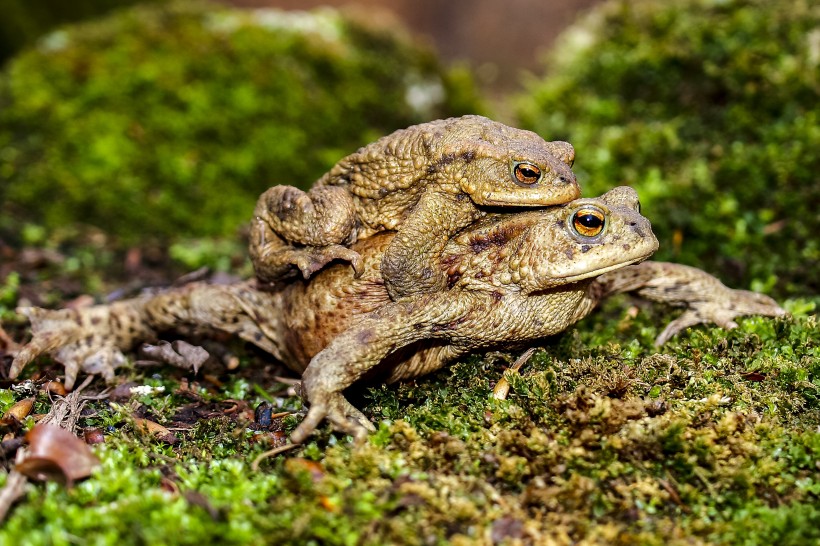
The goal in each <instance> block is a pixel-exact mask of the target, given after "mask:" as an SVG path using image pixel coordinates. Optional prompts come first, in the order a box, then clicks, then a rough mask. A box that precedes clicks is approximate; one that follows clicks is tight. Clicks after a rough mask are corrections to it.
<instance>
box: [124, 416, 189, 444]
mask: <svg viewBox="0 0 820 546" xmlns="http://www.w3.org/2000/svg"><path fill="white" fill-rule="evenodd" d="M134 428H135V429H137V430H139V431H141V432H144V433H147V434H150V435H151V436H154V437H155V438H157V439H158V440H161V441H163V442H166V443H168V444H175V443H176V442H177V441H178V439H177V437H176V436H174V434H173V433H172V432H171V431H170V430H168V429H167V428H165V427H164V426H162V425H160V424H159V423H155V422H153V421H149V420H148V419H141V418H139V417H134Z"/></svg>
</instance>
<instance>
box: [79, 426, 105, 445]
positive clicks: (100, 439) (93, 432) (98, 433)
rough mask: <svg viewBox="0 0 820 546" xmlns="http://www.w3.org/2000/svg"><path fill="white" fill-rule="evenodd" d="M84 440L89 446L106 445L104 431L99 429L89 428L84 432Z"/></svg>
mask: <svg viewBox="0 0 820 546" xmlns="http://www.w3.org/2000/svg"><path fill="white" fill-rule="evenodd" d="M83 439H84V440H85V443H87V444H88V445H93V444H103V443H105V436H104V435H103V431H102V429H100V428H97V427H89V428H87V429H85V430H84V431H83Z"/></svg>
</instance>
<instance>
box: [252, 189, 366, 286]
mask: <svg viewBox="0 0 820 546" xmlns="http://www.w3.org/2000/svg"><path fill="white" fill-rule="evenodd" d="M355 228H356V209H355V204H354V202H353V198H352V197H351V195H350V193H349V192H348V191H347V190H346V189H345V188H342V187H339V186H317V187H315V188H313V189H311V190H310V191H309V192H307V193H305V192H304V191H302V190H300V189H298V188H294V187H292V186H274V187H272V188H270V189H268V190H267V191H266V192H265V193H263V194H262V195H261V197H260V198H259V201H257V203H256V209H255V210H254V221H253V223H252V225H251V236H250V256H251V261H252V262H253V266H254V269H255V271H256V275H257V277H259V278H260V279H261V280H263V281H267V282H275V281H278V280H281V279H283V278H286V277H288V276H289V275H290V274H292V269H293V268H292V266H294V265H295V266H297V267H298V268H299V270H300V271H301V273H302V275H303V276H304V277H305V278H308V277H310V276H311V275H312V274H313V273H315V272H316V271H318V270H319V269H321V268H322V267H324V266H325V265H327V264H328V263H329V262H331V261H333V260H345V261H349V262H351V263H352V264H353V267H354V269H355V270H356V272H357V273H360V272H361V257H360V256H359V255H358V253H356V252H353V251H352V250H350V249H349V248H346V247H345V246H343V245H345V244H349V243H351V242H353V241H354V240H355Z"/></svg>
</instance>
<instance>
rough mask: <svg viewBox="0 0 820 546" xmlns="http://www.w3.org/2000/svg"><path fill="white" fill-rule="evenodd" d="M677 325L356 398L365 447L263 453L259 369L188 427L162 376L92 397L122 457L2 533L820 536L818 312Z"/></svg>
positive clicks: (168, 540) (490, 363) (665, 538)
mask: <svg viewBox="0 0 820 546" xmlns="http://www.w3.org/2000/svg"><path fill="white" fill-rule="evenodd" d="M787 305H789V306H792V304H791V303H788V304H787ZM801 306H803V307H805V303H804V302H797V303H796V304H795V305H794V306H793V307H795V308H798V307H801ZM670 318H671V317H670V316H669V314H668V313H667V312H666V311H664V310H657V309H649V310H646V311H644V312H638V313H637V314H635V313H633V312H625V311H624V306H623V302H619V301H615V302H612V303H610V304H608V305H607V306H606V307H605V308H604V309H603V310H602V313H600V314H598V315H595V316H594V317H592V318H591V320H589V321H586V322H584V323H582V324H581V325H579V327H578V328H577V329H575V330H573V331H571V332H568V333H566V334H564V335H562V336H559V337H556V338H554V339H550V340H548V343H547V344H546V345H545V347H546V351H539V352H537V353H536V354H535V355H534V356H533V358H532V359H531V360H530V361H529V362H528V363H527V365H526V366H525V367H524V369H523V371H522V372H521V373H520V374H518V375H515V374H513V375H510V376H509V377H510V382H511V385H512V391H511V394H510V396H509V398H508V400H506V401H496V400H493V399H492V398H491V396H490V391H491V389H492V387H493V385H494V383H495V382H496V381H497V380H498V379H499V378H500V377H501V376H502V374H503V373H504V369H505V368H506V367H507V366H508V365H509V360H510V357H509V356H508V355H504V354H490V355H487V356H485V357H474V358H470V359H467V360H465V361H462V362H459V363H456V364H454V365H453V366H450V367H448V368H446V369H444V370H441V371H440V372H438V373H436V374H433V375H432V376H429V377H425V378H421V379H419V380H417V381H414V382H406V383H401V384H399V385H393V386H387V387H385V386H378V387H371V388H369V389H366V390H364V391H363V392H359V393H356V392H354V393H352V394H353V395H354V397H356V398H355V400H356V403H357V404H358V405H359V406H360V407H363V408H364V409H365V412H366V413H367V414H368V415H369V417H370V418H371V419H373V420H374V421H375V422H377V423H378V424H379V430H378V432H377V433H375V434H374V435H372V436H371V437H370V440H369V442H368V443H367V444H366V445H364V446H360V447H354V446H352V445H350V444H349V443H347V441H346V440H345V438H343V437H339V436H335V435H331V434H329V433H328V432H327V430H326V429H325V430H322V431H320V433H319V434H318V435H317V436H316V437H315V438H314V439H313V441H311V442H310V443H308V444H306V445H305V446H304V447H302V448H300V449H297V450H295V451H291V452H289V453H288V454H287V455H286V456H282V457H279V458H276V459H268V460H267V461H266V462H264V463H263V464H262V467H261V470H260V471H259V472H254V471H253V470H251V468H250V461H252V460H253V459H254V458H255V457H256V456H257V455H258V454H259V453H261V452H262V451H264V450H265V449H267V448H268V447H269V444H268V442H267V441H266V440H265V438H266V437H268V436H266V433H258V432H251V431H249V430H248V425H247V423H245V422H244V421H242V420H241V419H237V418H235V417H229V416H228V415H227V414H226V415H221V413H220V412H219V411H218V410H219V408H224V407H226V406H224V405H220V404H219V400H220V398H221V397H230V398H234V397H244V398H245V399H246V400H247V402H248V404H249V407H254V406H255V404H256V403H258V402H259V401H260V397H258V396H256V394H255V393H254V389H253V388H251V386H250V385H249V384H248V383H247V381H246V380H244V379H234V380H232V381H229V384H228V386H227V388H226V392H227V394H225V393H223V394H221V395H213V394H208V393H207V392H206V391H204V390H202V388H201V387H197V386H195V385H192V386H191V388H192V389H193V392H195V393H197V394H198V395H199V396H204V397H205V398H204V399H203V400H202V401H201V402H199V404H203V403H204V404H210V406H207V407H201V406H200V409H199V410H197V411H198V413H199V415H200V417H198V419H197V421H196V423H195V424H194V425H193V426H182V425H176V426H174V425H173V423H175V422H176V419H178V418H179V416H180V415H186V414H188V413H186V412H190V411H191V410H190V406H191V403H192V401H191V399H190V398H186V397H183V396H180V395H179V392H178V389H177V388H176V387H175V386H174V381H170V380H168V379H163V380H162V382H161V383H162V385H164V386H166V391H165V393H163V394H161V395H157V396H155V397H154V399H148V398H141V399H139V400H136V401H132V402H130V403H129V404H128V405H126V406H111V405H108V404H107V403H106V402H104V401H102V402H95V403H94V404H93V405H92V406H91V407H90V408H89V409H90V411H89V412H88V415H89V416H88V417H86V418H84V419H83V420H81V422H80V425H81V426H85V425H95V426H100V427H103V428H104V430H105V431H106V438H107V441H106V444H105V446H104V447H97V448H96V450H97V452H98V454H99V455H100V456H101V458H102V460H103V467H102V468H101V469H100V470H99V471H98V472H97V473H96V474H95V475H94V476H93V477H92V478H90V479H89V480H87V481H84V482H82V483H80V484H78V485H77V487H75V488H74V489H72V490H68V491H66V490H64V489H62V488H60V487H57V486H55V485H53V484H50V485H46V486H43V485H37V486H34V487H32V489H31V490H30V492H29V494H28V496H27V498H26V499H25V500H24V501H22V503H21V504H20V505H19V506H17V507H16V508H15V509H14V510H13V512H12V514H11V516H10V519H9V520H8V521H7V522H6V524H5V526H4V527H3V529H2V530H0V543H2V542H3V541H7V542H10V543H15V542H19V540H21V537H25V540H26V543H27V544H67V543H70V542H71V540H72V537H75V536H83V537H85V538H86V539H87V540H89V541H90V542H91V543H95V544H117V543H123V544H145V543H149V542H152V541H157V540H161V541H162V542H163V543H165V544H194V543H223V544H266V543H271V542H277V543H279V542H281V543H284V544H305V543H316V544H319V543H321V544H388V543H389V544H444V543H450V544H473V543H484V542H486V541H487V540H488V539H487V537H495V540H496V541H497V542H500V541H502V540H507V541H508V542H512V543H514V542H515V540H517V539H522V540H529V541H532V542H535V543H544V542H545V541H548V540H552V541H554V542H555V543H556V544H569V543H577V542H579V541H584V542H585V543H589V544H634V543H637V544H692V543H721V544H764V543H765V544H768V543H772V544H773V543H779V542H783V543H784V544H791V543H793V544H797V543H799V539H800V538H801V537H802V538H803V539H805V540H809V541H810V540H813V539H815V538H816V537H817V529H818V526H817V524H818V516H819V515H820V514H819V513H818V510H817V508H816V504H817V496H818V495H819V494H820V470H818V468H817V463H816V462H817V457H818V454H820V433H818V425H820V407H818V405H817V402H816V399H813V398H811V397H810V396H807V393H816V392H817V391H818V390H820V375H818V374H820V370H818V368H817V366H816V365H814V364H813V363H814V362H815V361H816V360H817V358H816V357H817V353H818V350H820V339H818V337H817V335H816V331H817V323H816V316H815V315H811V314H806V313H797V316H796V317H794V318H788V319H777V320H763V319H757V318H751V319H746V320H741V321H740V326H739V327H738V328H737V329H736V330H733V331H731V332H725V331H723V330H721V329H719V328H705V327H699V328H695V329H692V330H690V331H687V332H685V333H683V334H682V335H680V336H678V337H677V338H674V339H673V340H672V341H671V342H670V343H669V344H668V345H667V346H666V347H664V348H663V350H662V351H660V352H658V351H657V350H656V349H654V348H653V347H652V339H654V336H655V335H657V333H658V332H659V330H660V329H661V327H662V325H663V324H664V323H665V322H666V321H668V320H670ZM636 338H637V339H638V341H635V339H636ZM253 364H254V365H260V364H259V363H258V362H254V363H253ZM246 371H250V370H246ZM752 372H753V373H752ZM176 373H178V372H176ZM241 373H242V372H240V377H241ZM164 375H166V377H167V375H168V374H164ZM148 383H151V384H159V383H158V380H156V379H152V380H150V381H148ZM240 384H241V385H240ZM652 392H655V395H654V396H651V395H650V393H652ZM19 397H22V395H19ZM274 400H275V401H278V402H279V403H281V404H283V405H284V406H285V407H299V403H298V400H296V399H281V398H279V397H274ZM11 402H12V401H11V400H7V399H6V398H3V399H2V404H3V406H8V405H10V404H11ZM232 404H233V403H231V405H232ZM208 407H210V408H212V409H211V410H208V409H207V408H208ZM186 408H187V409H186ZM134 412H137V413H142V414H145V413H146V412H147V413H148V414H149V415H151V416H154V418H155V419H156V420H158V421H160V422H162V423H164V424H166V426H169V427H172V428H173V430H174V434H175V435H176V436H177V437H178V438H179V441H178V442H177V443H175V444H173V445H170V444H167V443H164V442H163V441H160V440H158V439H157V438H155V437H152V436H151V435H146V434H139V433H137V431H135V430H134V429H133V428H132V426H131V425H130V424H129V423H130V415H132V414H134ZM206 415H207V416H206ZM231 415H232V414H231ZM298 419H299V418H298V416H291V417H288V418H287V419H285V421H284V423H282V425H283V426H284V427H285V428H286V429H288V428H290V427H292V426H293V424H295V423H296V422H298ZM169 423H170V424H169ZM4 479H5V478H2V477H0V483H1V482H2V480H4Z"/></svg>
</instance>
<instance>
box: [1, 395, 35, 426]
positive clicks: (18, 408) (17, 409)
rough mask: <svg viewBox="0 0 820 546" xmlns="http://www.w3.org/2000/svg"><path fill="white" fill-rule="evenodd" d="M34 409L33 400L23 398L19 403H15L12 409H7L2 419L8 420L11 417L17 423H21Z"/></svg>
mask: <svg viewBox="0 0 820 546" xmlns="http://www.w3.org/2000/svg"><path fill="white" fill-rule="evenodd" d="M33 407H34V398H23V399H22V400H20V401H19V402H17V403H15V404H14V405H13V406H12V407H10V408H9V409H8V411H7V412H6V414H5V415H4V416H3V418H4V419H8V418H10V417H13V418H14V419H17V420H18V421H22V420H23V419H25V418H26V417H28V414H29V413H31V410H32V408H33Z"/></svg>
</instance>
